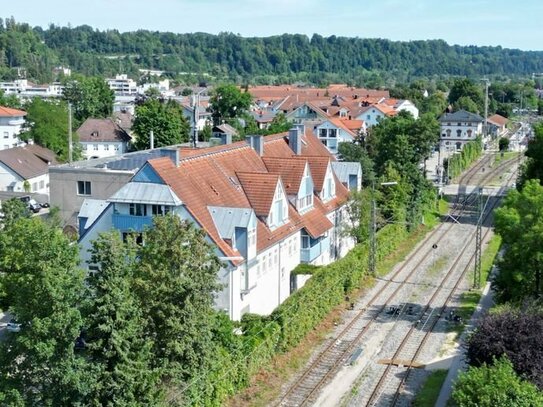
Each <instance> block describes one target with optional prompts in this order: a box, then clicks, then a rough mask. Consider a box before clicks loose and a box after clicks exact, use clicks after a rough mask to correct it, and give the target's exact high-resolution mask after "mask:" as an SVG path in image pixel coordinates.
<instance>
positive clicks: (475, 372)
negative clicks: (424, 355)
mask: <svg viewBox="0 0 543 407" xmlns="http://www.w3.org/2000/svg"><path fill="white" fill-rule="evenodd" d="M452 396H453V400H454V402H455V403H456V405H457V406H458V407H511V406H515V407H535V406H541V405H543V393H541V392H540V391H538V390H537V388H536V387H535V386H534V385H533V384H531V383H529V382H526V381H524V380H521V379H520V377H519V376H517V374H516V373H515V371H514V370H513V366H512V365H511V362H509V361H508V360H507V358H502V359H499V360H496V361H495V362H494V364H493V365H490V366H489V365H487V364H484V365H482V366H481V367H470V368H469V370H468V371H467V372H466V373H460V376H459V378H458V381H457V382H456V383H455V386H454V391H453V395H452Z"/></svg>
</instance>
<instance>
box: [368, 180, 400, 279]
mask: <svg viewBox="0 0 543 407" xmlns="http://www.w3.org/2000/svg"><path fill="white" fill-rule="evenodd" d="M379 185H381V186H392V185H398V183H397V182H396V181H389V182H381V183H380V184H379ZM376 235H377V202H376V201H375V182H372V184H371V219H370V253H369V257H368V268H369V271H370V273H371V274H372V275H375V264H376V260H375V256H376V253H377V238H376Z"/></svg>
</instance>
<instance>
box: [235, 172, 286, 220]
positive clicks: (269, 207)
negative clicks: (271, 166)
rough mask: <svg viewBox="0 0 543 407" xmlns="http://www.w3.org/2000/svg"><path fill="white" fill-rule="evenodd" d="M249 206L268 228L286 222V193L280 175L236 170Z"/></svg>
mask: <svg viewBox="0 0 543 407" xmlns="http://www.w3.org/2000/svg"><path fill="white" fill-rule="evenodd" d="M236 176H237V178H238V180H239V183H240V184H241V186H242V188H243V192H244V193H245V195H246V197H247V200H248V201H249V204H250V205H251V208H253V209H254V211H255V213H256V216H258V217H259V218H260V219H262V221H263V222H265V223H266V225H267V226H268V227H269V228H270V229H272V230H273V229H276V228H277V227H279V226H281V225H283V224H285V223H286V222H288V201H287V194H286V191H285V187H284V185H283V182H282V181H281V177H280V176H279V175H278V174H270V173H267V172H237V173H236Z"/></svg>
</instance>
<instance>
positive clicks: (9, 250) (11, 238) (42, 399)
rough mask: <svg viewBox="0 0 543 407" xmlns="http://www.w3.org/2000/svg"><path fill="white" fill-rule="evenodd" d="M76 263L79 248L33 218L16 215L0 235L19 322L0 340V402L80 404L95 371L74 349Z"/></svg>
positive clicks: (78, 322)
mask: <svg viewBox="0 0 543 407" xmlns="http://www.w3.org/2000/svg"><path fill="white" fill-rule="evenodd" d="M78 265H79V253H78V248H77V246H76V245H73V244H71V242H70V241H69V240H68V238H66V237H65V236H64V235H63V233H62V231H61V230H60V229H56V228H54V227H52V226H50V225H48V224H46V223H44V222H42V221H41V220H40V219H39V218H29V219H19V220H18V221H17V222H15V223H13V224H12V225H10V226H9V227H8V228H6V229H4V230H3V231H2V232H1V233H0V271H1V272H2V273H1V274H2V284H3V286H4V288H5V292H6V295H7V302H8V303H9V305H10V307H9V312H10V313H11V314H12V315H13V316H14V317H15V318H16V320H17V322H19V323H20V324H21V330H20V332H17V333H7V337H6V338H5V339H4V340H3V341H1V342H0V359H1V360H0V398H3V400H2V402H1V403H2V404H5V405H13V404H17V403H19V404H24V405H51V406H62V405H81V404H84V403H83V402H84V400H85V397H86V395H87V394H88V393H89V392H90V389H91V388H92V386H93V375H92V372H90V371H89V369H88V365H87V364H86V362H85V361H84V359H82V358H79V357H78V356H77V355H76V354H75V353H74V343H75V339H76V338H77V337H78V336H79V333H80V330H81V327H82V326H83V319H82V316H81V313H80V310H79V308H80V304H81V302H82V300H83V293H84V284H83V282H84V274H83V270H81V269H79V267H78Z"/></svg>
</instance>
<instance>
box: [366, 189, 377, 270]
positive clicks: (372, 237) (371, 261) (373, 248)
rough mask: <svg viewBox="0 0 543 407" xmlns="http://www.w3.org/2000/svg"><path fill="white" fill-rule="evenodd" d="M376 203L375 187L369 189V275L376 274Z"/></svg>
mask: <svg viewBox="0 0 543 407" xmlns="http://www.w3.org/2000/svg"><path fill="white" fill-rule="evenodd" d="M376 239H377V203H376V202H375V185H373V184H372V187H371V219H370V253H369V256H368V260H369V261H368V268H369V271H370V274H371V275H375V274H376V270H375V269H376V267H375V263H376V260H375V257H376V252H377V241H376Z"/></svg>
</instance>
